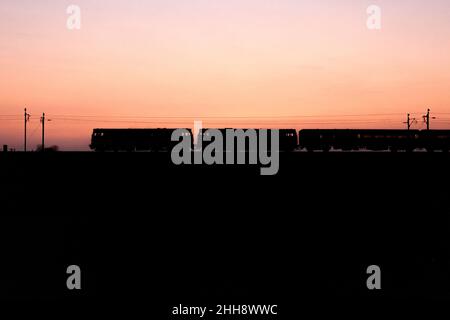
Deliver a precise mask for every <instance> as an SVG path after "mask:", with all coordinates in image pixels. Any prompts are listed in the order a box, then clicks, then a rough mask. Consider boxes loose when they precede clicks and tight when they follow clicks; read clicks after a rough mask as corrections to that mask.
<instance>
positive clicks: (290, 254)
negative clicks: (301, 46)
mask: <svg viewBox="0 0 450 320" xmlns="http://www.w3.org/2000/svg"><path fill="white" fill-rule="evenodd" d="M0 166H1V168H0V172H1V173H0V188H1V208H2V209H1V222H0V226H1V229H2V230H1V232H0V241H1V254H2V260H1V275H2V283H1V286H0V298H1V299H9V300H19V301H21V300H44V301H48V300H50V301H52V300H60V302H62V303H67V304H70V305H72V306H76V307H79V308H83V307H84V306H87V305H96V306H99V305H103V304H104V305H108V311H113V312H114V310H115V309H120V308H127V309H128V310H133V311H136V310H145V311H146V312H147V314H152V315H156V314H158V315H161V316H158V317H156V316H155V317H154V318H158V319H167V318H169V319H172V318H173V317H170V316H169V313H170V311H171V310H172V309H171V307H172V306H178V305H179V304H184V305H188V304H190V305H195V306H203V305H216V304H230V303H234V304H238V303H240V304H277V305H279V307H278V310H279V313H280V315H279V318H280V317H281V318H288V319H289V318H292V317H288V316H287V315H299V316H300V315H301V314H302V313H303V312H304V310H306V309H308V308H311V309H314V310H315V312H317V313H321V312H331V313H333V312H335V309H334V307H336V306H339V308H347V307H348V308H350V309H351V308H353V307H354V306H355V305H358V306H361V305H363V306H370V307H371V308H372V307H382V306H385V305H389V304H392V303H411V302H412V303H414V302H415V301H445V302H450V259H449V258H450V250H449V249H450V222H449V217H448V214H449V195H450V186H449V181H450V180H449V178H450V156H449V154H444V153H435V154H427V153H414V154H406V153H397V154H390V153H331V154H323V153H313V154H308V153H293V154H283V155H282V157H281V160H280V172H279V174H278V175H277V176H260V175H259V168H258V167H256V166H247V167H246V166H215V167H208V166H204V167H202V166H181V167H177V166H174V165H172V164H171V162H170V155H169V154H164V153H159V154H149V153H139V154H127V153H117V154H114V153H105V154H96V153H54V154H50V153H49V154H37V153H34V154H33V153H29V154H21V153H10V154H0ZM73 264H75V265H79V266H80V267H81V270H82V290H81V291H69V290H68V289H67V287H66V279H67V277H68V275H67V274H66V268H67V267H68V266H69V265H73ZM370 265H378V266H380V268H381V283H382V289H381V290H379V291H369V290H368V289H367V287H366V280H367V278H368V275H367V274H366V269H367V267H368V266H370ZM332 306H334V307H332ZM195 318H196V317H191V318H189V317H188V318H183V317H178V318H177V317H175V318H174V319H195ZM207 318H209V319H214V317H213V315H208V317H207ZM219 318H220V317H219ZM235 318H236V319H238V318H243V317H242V316H241V317H231V318H229V319H235ZM251 318H252V317H247V319H251ZM253 318H254V317H253ZM269 318H270V317H269ZM272 318H274V317H272ZM275 318H276V317H275Z"/></svg>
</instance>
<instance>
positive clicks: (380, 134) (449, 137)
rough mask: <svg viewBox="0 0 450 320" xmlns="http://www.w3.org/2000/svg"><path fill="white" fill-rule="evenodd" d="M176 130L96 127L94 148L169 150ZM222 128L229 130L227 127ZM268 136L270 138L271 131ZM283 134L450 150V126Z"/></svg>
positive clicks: (283, 144) (304, 139) (291, 139)
mask: <svg viewBox="0 0 450 320" xmlns="http://www.w3.org/2000/svg"><path fill="white" fill-rule="evenodd" d="M174 130H176V129H94V131H93V133H92V141H91V144H90V148H91V149H92V150H95V151H128V152H132V151H168V150H171V149H172V147H173V146H174V145H176V144H177V143H178V142H173V141H171V136H172V133H173V131H174ZM184 130H185V135H189V136H191V141H193V139H192V136H193V135H192V130H191V129H184ZM207 130H208V129H203V130H202V131H200V132H199V134H202V135H204V137H203V140H208V139H205V138H206V137H205V135H207V134H208V132H207ZM218 130H219V131H220V132H221V133H223V134H225V130H226V129H218ZM243 130H244V131H245V130H246V129H243ZM258 130H259V129H257V130H256V132H258ZM268 131H269V132H270V130H268ZM268 137H269V141H270V134H268ZM279 137H280V142H279V146H280V151H292V150H294V149H305V150H308V151H316V150H321V151H330V150H331V149H334V150H343V151H351V150H372V151H382V150H389V151H393V152H394V151H399V150H404V151H413V150H416V149H426V150H427V151H430V152H431V151H446V152H448V151H449V150H450V130H382V129H370V130H365V129H364V130H359V129H304V130H300V131H299V132H298V134H297V131H296V130H295V129H280V130H279ZM207 145H208V141H204V142H203V148H204V147H206V146H207ZM224 145H225V143H224ZM245 148H247V147H245Z"/></svg>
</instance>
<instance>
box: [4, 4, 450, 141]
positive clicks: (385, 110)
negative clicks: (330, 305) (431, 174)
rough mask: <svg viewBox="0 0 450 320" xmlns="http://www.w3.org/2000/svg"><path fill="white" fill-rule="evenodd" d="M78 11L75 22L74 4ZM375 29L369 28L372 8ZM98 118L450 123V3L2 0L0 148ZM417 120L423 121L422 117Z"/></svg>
mask: <svg viewBox="0 0 450 320" xmlns="http://www.w3.org/2000/svg"><path fill="white" fill-rule="evenodd" d="M71 4H75V5H78V6H79V7H80V8H81V30H68V29H67V27H66V21H67V18H68V17H69V15H68V14H67V13H66V9H67V7H68V6H69V5H71ZM372 4H375V5H378V6H379V7H380V8H381V10H382V16H381V30H369V29H368V28H367V26H366V21H367V18H368V14H367V12H366V10H367V8H368V7H369V5H372ZM25 106H26V107H27V108H28V110H29V113H30V114H31V115H32V117H31V121H30V123H29V134H30V148H31V149H32V148H35V147H36V145H37V144H38V143H39V138H40V136H39V135H40V131H39V130H40V127H39V116H40V114H41V113H42V112H45V113H46V114H47V116H48V119H51V121H50V122H48V123H47V124H46V126H47V127H46V128H47V134H48V135H47V144H57V145H60V146H61V147H62V149H65V150H84V149H86V148H87V145H88V144H89V140H90V134H91V131H92V129H93V128H94V127H161V126H165V127H180V126H183V127H185V126H189V123H191V121H193V120H194V119H197V120H202V119H204V121H205V122H206V123H209V124H210V125H211V126H221V127H224V126H253V127H255V126H256V127H264V126H267V127H273V126H279V127H293V128H294V127H295V128H299V129H300V128H311V127H318V128H322V127H324V128H325V127H326V128H329V127H339V128H347V127H349V128H360V127H361V128H368V127H371V128H374V127H380V128H381V127H382V128H386V127H389V128H402V127H404V125H403V124H402V121H405V118H406V113H407V112H411V113H414V116H415V117H417V118H419V117H420V116H421V115H422V114H424V113H425V112H426V109H427V107H430V108H431V109H432V112H433V114H434V116H436V117H437V119H436V120H435V122H434V127H436V128H437V127H439V128H450V1H448V0H427V1H425V0H396V1H392V0H371V1H365V0H314V1H312V0H308V1H307V0H277V1H275V0H226V1H224V0H223V1H217V0H126V1H125V0H89V1H88V0H73V2H68V1H62V0H2V1H1V2H0V144H2V145H3V144H8V145H10V146H11V147H15V148H17V149H20V148H22V139H23V121H21V119H23V109H24V107H25ZM415 127H416V128H422V124H421V123H419V124H417V125H416V126H415Z"/></svg>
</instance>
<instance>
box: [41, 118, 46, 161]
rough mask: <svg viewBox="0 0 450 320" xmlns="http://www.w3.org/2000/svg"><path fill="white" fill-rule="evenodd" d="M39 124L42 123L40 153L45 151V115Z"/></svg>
mask: <svg viewBox="0 0 450 320" xmlns="http://www.w3.org/2000/svg"><path fill="white" fill-rule="evenodd" d="M41 123H42V152H44V151H45V113H43V114H42V117H41Z"/></svg>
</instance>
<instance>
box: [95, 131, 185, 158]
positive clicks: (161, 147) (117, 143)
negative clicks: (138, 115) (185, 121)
mask: <svg viewBox="0 0 450 320" xmlns="http://www.w3.org/2000/svg"><path fill="white" fill-rule="evenodd" d="M175 130H177V129H167V128H164V129H94V131H93V133H92V140H91V144H90V146H89V147H90V148H91V149H92V150H95V151H128V152H132V151H170V150H171V149H172V148H173V146H175V145H176V143H177V142H173V141H172V133H173V132H174V131H175ZM184 130H185V134H186V135H189V136H191V137H192V132H191V129H184Z"/></svg>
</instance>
